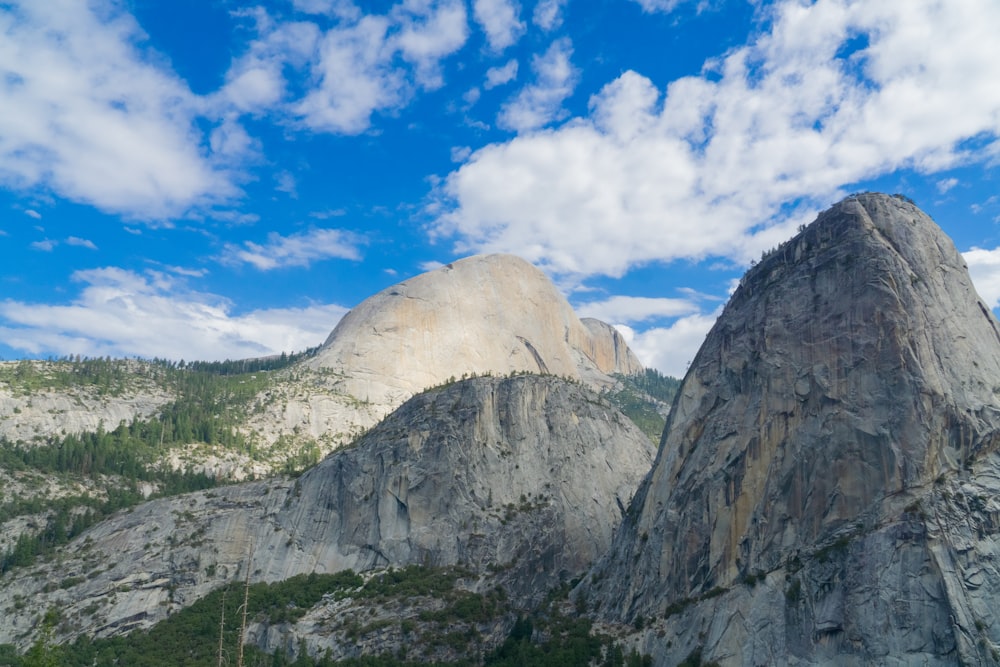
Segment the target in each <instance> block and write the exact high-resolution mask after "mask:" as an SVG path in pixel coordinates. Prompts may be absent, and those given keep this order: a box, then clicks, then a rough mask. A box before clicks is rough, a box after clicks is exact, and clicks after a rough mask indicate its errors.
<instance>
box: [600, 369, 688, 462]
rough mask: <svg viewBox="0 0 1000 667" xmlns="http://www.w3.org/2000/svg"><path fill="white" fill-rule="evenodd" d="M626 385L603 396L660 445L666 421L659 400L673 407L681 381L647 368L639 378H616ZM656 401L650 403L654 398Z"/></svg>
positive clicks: (606, 392) (620, 376)
mask: <svg viewBox="0 0 1000 667" xmlns="http://www.w3.org/2000/svg"><path fill="white" fill-rule="evenodd" d="M615 377H616V378H617V379H618V380H619V381H620V382H621V383H622V384H621V387H620V388H619V389H615V390H609V391H605V392H604V393H603V396H604V397H605V398H606V399H608V400H609V401H610V402H611V403H612V404H613V405H614V406H615V407H617V408H618V409H619V410H621V411H622V412H624V413H625V415H626V416H627V417H628V418H629V419H631V420H632V421H633V422H635V425H636V426H638V427H639V428H640V429H642V432H643V433H645V434H646V435H648V436H649V439H650V440H652V441H653V442H654V443H656V444H658V443H659V442H660V436H661V435H662V434H663V427H664V426H665V425H666V418H665V417H664V416H663V414H661V412H660V410H658V409H657V407H658V406H657V403H656V402H655V401H661V402H663V403H665V404H667V405H670V404H671V403H672V402H673V400H674V396H675V395H676V394H677V390H678V389H679V388H680V386H681V381H680V380H678V379H677V378H674V377H670V376H668V375H664V374H663V373H660V372H659V371H658V370H656V369H655V368H647V369H646V370H645V371H644V372H643V373H641V374H639V375H616V376H615ZM651 398H652V399H655V400H650V399H651Z"/></svg>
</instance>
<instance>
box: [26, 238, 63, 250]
mask: <svg viewBox="0 0 1000 667" xmlns="http://www.w3.org/2000/svg"><path fill="white" fill-rule="evenodd" d="M57 245H59V242H58V241H53V240H52V239H44V240H42V241H34V242H32V244H31V247H32V248H34V249H35V250H41V251H42V252H52V250H53V249H54V248H55V247H56V246H57Z"/></svg>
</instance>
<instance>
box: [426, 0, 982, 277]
mask: <svg viewBox="0 0 1000 667" xmlns="http://www.w3.org/2000/svg"><path fill="white" fill-rule="evenodd" d="M649 4H650V7H651V8H654V7H653V5H654V4H655V5H656V7H655V8H659V9H663V10H666V9H669V7H668V6H667V5H668V3H649ZM669 4H670V5H672V4H673V3H669ZM768 11H769V19H770V20H769V21H768V22H767V23H765V24H763V25H765V26H766V27H767V31H766V32H764V33H762V34H760V35H759V36H756V37H754V40H753V41H752V42H751V43H749V44H747V45H745V46H742V47H739V48H735V49H733V50H731V51H729V52H727V53H726V54H725V55H723V56H722V57H720V58H719V59H717V60H715V61H711V62H708V63H706V65H705V73H704V74H703V75H700V76H691V77H686V78H682V79H679V80H676V81H674V82H672V83H671V84H669V85H668V86H667V87H666V89H665V90H661V89H658V88H657V86H656V85H654V84H653V82H652V81H650V80H649V79H648V78H646V77H645V76H642V75H641V74H639V73H637V72H632V71H627V72H625V73H623V74H622V75H621V76H620V77H619V78H618V79H616V80H614V81H612V82H610V83H609V84H607V85H606V86H605V88H604V89H603V90H602V91H601V92H600V93H598V94H597V95H595V96H594V97H593V98H592V100H591V102H590V111H589V113H588V114H587V115H585V116H582V117H579V118H574V119H572V120H570V121H569V122H566V123H564V124H562V125H561V126H560V127H559V128H556V129H553V130H549V131H546V132H542V133H528V134H521V135H519V136H517V137H515V138H513V139H511V140H510V141H507V142H505V143H497V144H494V145H489V146H486V147H484V148H481V149H480V150H478V151H476V152H474V153H473V154H472V155H471V156H470V157H469V158H468V160H467V161H466V162H465V163H464V164H463V165H462V166H461V167H460V168H458V169H456V170H455V171H454V172H453V173H451V174H450V175H449V176H448V177H447V178H446V179H445V180H444V183H443V186H442V187H441V189H440V192H439V194H440V199H439V200H438V201H436V202H435V205H436V206H438V207H440V209H441V210H443V211H444V213H442V214H439V216H438V220H437V223H436V227H435V230H436V233H437V236H438V237H441V236H451V237H453V238H455V239H456V251H458V252H462V253H464V252H514V253H517V254H519V255H521V256H523V257H525V258H526V259H528V260H529V261H532V262H534V263H536V264H538V265H541V266H544V267H546V268H547V269H549V270H550V271H552V272H555V273H580V274H584V275H593V274H605V275H611V276H617V275H621V274H623V273H624V272H626V271H627V270H628V269H629V268H631V267H633V266H635V265H637V264H640V263H645V262H650V261H670V260H674V259H678V258H690V259H694V260H700V259H704V258H706V257H710V256H717V257H724V258H728V259H729V260H730V261H735V262H738V263H745V262H749V260H750V259H751V258H753V257H755V256H756V255H758V254H759V253H760V251H761V250H763V249H766V248H767V247H770V245H773V244H774V243H775V241H776V240H780V239H781V238H782V237H784V236H787V235H788V234H789V233H791V232H792V231H793V230H794V227H795V225H797V224H798V223H800V222H809V221H810V220H811V219H812V218H813V217H814V215H815V213H816V212H817V211H818V210H819V209H821V208H823V207H824V206H826V205H828V204H829V203H830V202H831V201H834V200H835V199H837V198H839V197H841V196H843V195H844V194H846V192H847V191H849V188H850V187H851V185H852V184H855V183H857V182H859V181H862V180H867V179H872V178H875V177H878V176H880V175H884V174H889V173H892V172H893V171H895V170H898V169H901V168H911V169H915V170H917V171H919V172H922V173H928V174H933V173H936V172H939V171H943V170H946V169H949V168H951V167H954V166H957V165H960V164H967V163H971V162H975V161H977V160H985V159H989V158H990V156H991V155H993V154H994V153H995V152H996V151H997V150H998V143H997V138H998V134H1000V126H998V122H997V118H1000V86H984V85H983V83H982V82H984V81H994V80H1000V58H997V53H996V48H995V46H994V44H995V39H993V37H992V32H993V28H994V26H996V25H1000V4H998V3H996V2H992V1H991V0H965V1H964V2H961V3H949V4H947V5H945V4H942V3H937V2H847V1H846V0H826V1H823V2H815V3H806V4H803V3H801V2H798V1H786V2H778V3H775V4H774V5H773V6H771V7H770V8H769V9H768ZM945 45H947V46H945ZM528 99H530V96H528ZM552 106H553V105H546V104H537V105H536V104H522V103H521V101H519V102H518V103H517V104H516V105H514V106H512V107H511V110H510V111H508V112H507V113H506V115H505V124H506V126H508V127H513V128H531V127H537V126H539V124H540V123H544V122H547V121H548V120H549V119H551V117H552V115H551V113H548V112H546V111H542V112H539V113H530V112H531V110H532V109H536V108H541V109H543V110H544V109H551V108H552ZM515 110H516V111H515ZM533 119H537V120H533ZM970 138H975V139H976V141H975V143H974V144H972V145H970V143H969V142H968V140H969V139H970ZM497 183H503V184H504V188H502V189H501V188H497V187H496V184H497ZM789 202H793V203H795V204H794V205H792V206H791V207H790V206H789Z"/></svg>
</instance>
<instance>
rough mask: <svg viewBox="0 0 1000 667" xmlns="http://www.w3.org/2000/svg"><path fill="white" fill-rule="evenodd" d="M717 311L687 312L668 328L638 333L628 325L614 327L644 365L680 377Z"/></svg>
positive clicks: (714, 318) (702, 340)
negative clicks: (708, 312) (707, 312)
mask: <svg viewBox="0 0 1000 667" xmlns="http://www.w3.org/2000/svg"><path fill="white" fill-rule="evenodd" d="M720 312H721V309H720V310H719V311H716V312H714V313H711V314H704V313H696V314H693V315H688V316H686V317H681V318H679V319H677V320H676V321H675V322H674V323H673V324H671V325H670V326H669V327H655V328H652V329H646V330H645V331H643V332H641V333H639V332H636V331H635V330H633V329H632V328H630V327H627V326H622V325H617V326H616V328H617V329H618V330H619V331H621V332H622V336H623V337H624V338H625V340H626V342H627V343H628V345H629V347H630V348H631V349H632V351H633V352H635V354H636V356H637V357H639V361H641V362H642V363H643V365H645V366H648V367H651V368H655V369H657V370H658V371H660V372H661V373H664V374H666V375H672V376H673V377H677V378H682V377H684V374H685V373H687V368H688V366H689V365H690V363H691V362H692V361H694V357H695V355H696V354H698V350H699V349H700V348H701V345H702V343H704V342H705V336H706V335H707V334H708V332H709V330H710V329H711V328H712V325H714V324H715V320H716V319H718V317H719V314H720Z"/></svg>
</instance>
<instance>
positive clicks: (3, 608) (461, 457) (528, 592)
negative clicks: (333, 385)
mask: <svg viewBox="0 0 1000 667" xmlns="http://www.w3.org/2000/svg"><path fill="white" fill-rule="evenodd" d="M652 450H653V448H652V446H651V444H650V443H649V440H648V439H647V438H646V436H645V435H644V434H643V433H642V432H641V431H639V429H638V428H637V427H636V426H635V425H634V424H632V422H631V421H629V420H628V419H627V418H626V417H625V416H624V415H622V414H621V413H620V412H618V411H617V410H616V409H615V408H613V407H612V406H611V405H610V404H608V403H606V402H604V401H602V400H601V399H600V398H599V397H598V395H597V394H595V393H593V392H592V391H591V390H589V389H587V388H586V387H584V386H582V385H579V384H576V383H570V382H567V381H565V380H562V379H559V378H555V377H551V376H548V377H540V376H534V375H524V376H519V377H513V378H506V379H503V378H475V379H471V380H466V381H462V382H456V383H453V384H450V385H448V386H443V387H439V388H436V389H433V390H430V391H428V392H425V393H423V394H421V395H418V396H417V397H415V398H413V399H411V400H410V401H408V402H407V403H406V404H405V405H403V406H402V407H401V408H400V409H398V410H397V411H396V412H394V413H393V414H392V415H391V416H390V417H389V418H387V419H386V420H385V421H383V422H382V423H381V424H379V425H378V426H377V427H376V428H374V429H372V430H371V431H370V432H369V433H368V434H367V435H365V436H364V437H363V438H361V440H359V442H358V443H357V444H356V446H354V447H350V448H348V449H345V450H342V451H338V452H335V453H334V454H332V455H330V456H329V457H328V458H326V459H325V460H324V461H323V462H322V463H321V464H320V465H318V466H316V467H315V468H313V469H311V470H309V471H308V472H306V473H304V474H303V475H302V476H301V477H299V478H298V479H295V480H294V481H292V480H273V481H268V482H254V483H250V484H242V485H236V486H229V487H222V488H217V489H214V490H211V491H208V492H197V493H192V494H186V495H183V496H177V497H174V498H169V499H163V500H158V501H153V502H149V503H146V504H144V505H142V506H140V507H138V508H136V509H135V510H133V511H131V512H128V513H124V514H121V515H118V516H116V517H113V518H111V519H109V520H106V521H104V522H102V523H101V524H99V525H97V526H95V527H94V528H92V529H91V530H89V531H87V532H86V533H85V534H84V535H82V536H80V537H79V538H77V539H76V540H74V541H73V542H72V543H70V544H69V545H68V546H67V547H65V548H64V549H62V550H61V551H60V552H59V553H58V554H57V555H56V556H55V557H54V558H52V559H49V560H48V561H46V562H43V563H39V564H37V565H35V566H32V567H30V568H21V569H19V570H14V571H12V572H10V573H8V574H7V575H6V576H4V577H3V578H2V579H0V614H2V615H3V617H4V618H5V623H3V624H0V644H2V643H17V644H18V645H20V646H22V647H23V646H24V645H26V644H29V643H30V642H31V641H32V638H33V637H34V636H35V634H34V633H37V632H38V631H39V623H40V621H41V619H42V617H43V616H44V615H45V613H46V611H47V610H49V609H58V610H59V611H60V614H59V617H60V619H61V620H62V622H61V623H60V624H59V625H58V626H57V627H56V629H55V637H56V639H59V640H63V639H67V638H72V637H75V636H77V635H79V634H81V633H82V634H88V635H92V636H95V637H103V636H112V635H115V634H120V633H123V632H127V631H131V630H134V629H138V628H145V627H149V626H150V625H152V624H153V623H155V622H156V621H158V620H161V619H163V618H165V617H166V616H167V615H168V614H169V613H170V612H171V611H172V610H176V609H178V608H180V607H184V606H188V605H190V604H191V603H193V602H194V601H195V600H197V599H199V598H201V597H202V596H204V595H205V594H207V593H208V592H209V591H210V590H212V589H214V588H216V587H218V586H219V585H221V584H223V583H225V582H231V581H234V580H239V579H241V578H242V576H244V574H245V573H246V568H247V560H248V559H249V560H250V561H251V564H250V573H251V579H252V580H253V581H278V580H283V579H286V578H288V577H291V576H294V575H296V574H300V573H310V572H319V573H323V572H327V573H331V572H337V571H340V570H344V569H347V568H352V569H354V570H356V571H368V570H372V569H377V568H384V567H388V566H396V567H399V566H404V565H408V564H423V565H431V566H449V565H456V564H459V563H461V564H463V565H464V567H466V568H469V569H471V571H472V572H474V573H476V575H477V576H478V577H480V578H481V579H482V580H483V582H484V583H483V584H482V585H483V586H484V587H485V589H486V590H489V589H490V588H492V587H493V586H495V585H501V586H503V588H504V589H505V590H506V591H507V593H508V595H509V596H510V605H511V606H512V608H515V609H516V608H526V607H530V606H531V605H532V604H533V603H534V602H537V601H538V600H540V599H541V597H542V596H544V595H545V593H546V591H548V590H549V589H550V588H552V587H553V586H555V585H558V584H559V583H560V582H561V581H568V580H570V579H572V578H574V577H578V576H580V575H581V574H582V573H583V572H584V571H585V569H586V567H588V565H589V564H590V563H591V562H592V561H593V560H594V559H595V558H597V557H598V556H599V555H600V554H601V553H602V552H603V551H604V550H605V549H606V548H607V546H608V545H609V544H610V541H611V537H612V532H613V530H614V527H615V526H616V525H617V524H618V522H619V521H620V520H621V517H622V513H623V510H624V507H625V506H626V505H627V504H628V502H629V500H630V498H631V495H632V493H633V492H634V490H635V488H636V487H637V485H638V483H639V480H640V479H641V477H642V475H643V474H644V473H645V472H646V471H647V470H648V468H649V465H650V464H651V460H652V454H653V451H652ZM26 600H31V604H30V605H26V604H25V602H24V601H26ZM317 632H318V631H317ZM320 634H322V633H320ZM272 639H273V638H272ZM304 639H306V640H307V641H309V642H313V643H315V642H318V641H331V640H330V639H329V637H327V639H323V638H322V637H320V636H319V635H317V636H306V637H304Z"/></svg>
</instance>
